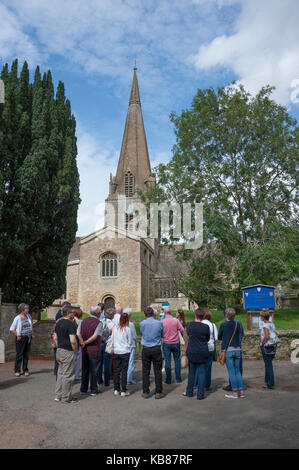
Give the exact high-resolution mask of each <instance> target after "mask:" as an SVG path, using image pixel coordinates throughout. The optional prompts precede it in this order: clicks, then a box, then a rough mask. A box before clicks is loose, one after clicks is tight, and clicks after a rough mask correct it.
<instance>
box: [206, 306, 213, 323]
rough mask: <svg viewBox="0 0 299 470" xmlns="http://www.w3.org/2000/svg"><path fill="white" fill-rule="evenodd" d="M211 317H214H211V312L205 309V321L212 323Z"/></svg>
mask: <svg viewBox="0 0 299 470" xmlns="http://www.w3.org/2000/svg"><path fill="white" fill-rule="evenodd" d="M211 317H212V315H211V312H210V310H208V309H205V320H209V321H210V320H211Z"/></svg>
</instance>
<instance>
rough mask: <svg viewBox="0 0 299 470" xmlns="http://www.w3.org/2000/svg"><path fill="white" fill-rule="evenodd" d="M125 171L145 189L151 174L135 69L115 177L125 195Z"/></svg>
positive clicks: (119, 188)
mask: <svg viewBox="0 0 299 470" xmlns="http://www.w3.org/2000/svg"><path fill="white" fill-rule="evenodd" d="M127 171H130V172H131V173H132V174H133V175H134V181H135V186H137V187H139V188H140V189H145V181H147V180H148V179H149V177H150V174H151V165H150V159H149V153H148V147H147V141H146V135H145V129H144V123H143V117H142V110H141V101H140V94H139V87H138V79H137V69H136V67H135V68H134V73H133V81H132V88H131V93H130V100H129V107H128V112H127V118H126V124H125V130H124V135H123V140H122V145H121V151H120V156H119V161H118V167H117V171H116V177H115V183H116V184H117V192H118V193H119V194H124V193H125V188H124V176H125V174H126V172H127Z"/></svg>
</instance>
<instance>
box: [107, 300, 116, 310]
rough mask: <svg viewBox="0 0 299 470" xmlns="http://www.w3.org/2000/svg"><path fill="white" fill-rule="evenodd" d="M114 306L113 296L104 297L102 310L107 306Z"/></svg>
mask: <svg viewBox="0 0 299 470" xmlns="http://www.w3.org/2000/svg"><path fill="white" fill-rule="evenodd" d="M111 307H112V308H114V307H115V300H114V298H113V297H106V298H105V299H104V310H106V309H107V308H111Z"/></svg>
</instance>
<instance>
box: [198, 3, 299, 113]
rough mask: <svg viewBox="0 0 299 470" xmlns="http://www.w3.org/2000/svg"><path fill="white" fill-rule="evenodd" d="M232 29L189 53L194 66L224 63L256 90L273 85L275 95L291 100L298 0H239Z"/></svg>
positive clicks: (297, 55) (297, 58)
mask: <svg viewBox="0 0 299 470" xmlns="http://www.w3.org/2000/svg"><path fill="white" fill-rule="evenodd" d="M240 3H242V12H241V14H240V16H239V18H238V20H237V21H236V23H235V25H234V33H233V34H231V35H227V34H224V35H220V36H218V37H216V38H214V39H213V40H212V41H211V42H209V43H208V44H206V45H202V46H201V47H200V48H199V51H198V53H197V54H195V55H191V56H190V57H189V61H190V62H192V63H193V64H194V65H195V67H196V68H197V69H198V70H200V69H210V68H211V67H215V66H218V67H227V68H230V69H232V70H233V71H234V73H235V74H236V75H237V77H238V78H239V81H240V82H242V83H243V84H244V85H245V87H246V88H247V89H248V90H249V91H251V92H252V93H256V92H257V91H258V90H259V89H260V88H261V87H262V86H264V85H267V84H270V85H275V86H276V88H277V89H276V91H275V92H274V95H273V96H274V98H275V99H277V100H278V101H279V102H281V103H283V104H287V103H289V102H290V86H291V82H292V81H293V80H294V79H296V78H297V77H298V74H299V48H298V43H299V28H298V17H299V3H298V1H297V0H284V1H283V2H282V1H281V0H263V1H260V0H246V1H245V0H240Z"/></svg>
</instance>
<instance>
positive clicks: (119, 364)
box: [114, 353, 130, 392]
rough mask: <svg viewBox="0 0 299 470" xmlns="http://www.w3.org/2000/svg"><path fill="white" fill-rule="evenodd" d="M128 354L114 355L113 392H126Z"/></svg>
mask: <svg viewBox="0 0 299 470" xmlns="http://www.w3.org/2000/svg"><path fill="white" fill-rule="evenodd" d="M129 358H130V353H127V354H114V367H115V369H114V390H117V391H118V392H126V391H127V373H128V365H129Z"/></svg>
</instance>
